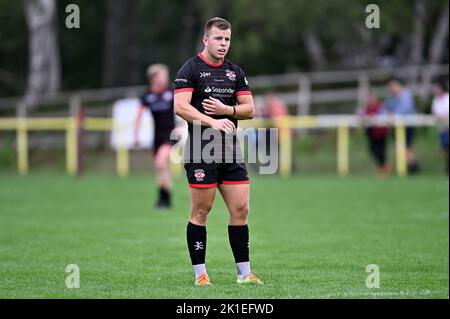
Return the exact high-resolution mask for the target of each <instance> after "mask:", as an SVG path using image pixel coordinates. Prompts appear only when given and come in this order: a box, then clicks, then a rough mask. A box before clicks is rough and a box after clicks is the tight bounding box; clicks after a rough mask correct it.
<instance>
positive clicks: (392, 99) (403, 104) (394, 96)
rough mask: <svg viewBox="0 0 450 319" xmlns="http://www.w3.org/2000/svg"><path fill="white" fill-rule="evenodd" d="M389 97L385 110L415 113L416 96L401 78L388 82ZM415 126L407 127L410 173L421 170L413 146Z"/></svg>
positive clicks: (388, 111) (385, 111)
mask: <svg viewBox="0 0 450 319" xmlns="http://www.w3.org/2000/svg"><path fill="white" fill-rule="evenodd" d="M387 87H388V91H389V97H388V98H387V99H386V100H385V101H384V103H383V112H384V113H388V114H392V115H397V116H402V115H412V114H415V113H416V111H415V106H414V97H413V94H412V92H411V90H410V89H407V88H405V87H404V86H403V82H402V80H400V79H399V78H391V79H390V80H389V81H388V83H387ZM413 141H414V127H408V126H407V127H406V159H407V164H408V172H409V173H417V172H418V171H419V163H418V162H417V159H416V154H415V151H414V147H413Z"/></svg>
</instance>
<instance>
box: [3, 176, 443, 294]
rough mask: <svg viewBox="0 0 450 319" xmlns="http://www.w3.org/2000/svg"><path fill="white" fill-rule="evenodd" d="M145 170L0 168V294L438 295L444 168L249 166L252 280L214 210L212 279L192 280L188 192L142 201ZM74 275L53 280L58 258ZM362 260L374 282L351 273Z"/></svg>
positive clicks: (218, 208) (179, 183)
mask: <svg viewBox="0 0 450 319" xmlns="http://www.w3.org/2000/svg"><path fill="white" fill-rule="evenodd" d="M153 183H154V179H153V177H152V176H150V175H133V176H131V177H129V178H127V179H119V178H116V177H114V176H108V175H99V174H96V175H92V174H89V175H87V176H85V177H83V178H81V179H72V178H69V177H66V176H64V175H58V174H47V175H44V174H36V173H34V174H31V175H30V176H28V177H18V176H17V175H14V174H3V175H1V177H0V297H1V298H80V297H82V298H448V297H449V285H448V283H449V264H448V263H449V224H448V217H449V207H448V196H449V189H448V180H447V179H446V178H444V177H438V176H418V177H413V178H407V179H399V178H395V177H392V178H389V179H377V178H375V177H371V176H365V177H350V178H347V179H339V178H337V177H333V176H328V177H326V176H322V177H320V176H308V177H302V176H298V177H293V178H290V179H280V178H278V177H275V176H272V177H254V178H253V182H252V193H251V213H250V237H251V260H252V268H253V270H254V271H255V273H256V274H257V275H259V276H260V277H261V278H262V279H263V280H264V281H265V285H264V286H257V287H256V286H252V287H241V286H237V285H236V284H235V266H234V263H233V258H232V254H231V250H230V248H229V245H228V237H227V211H226V208H225V205H224V204H223V202H222V200H221V198H220V196H218V197H216V202H215V205H214V207H213V211H212V213H211V215H210V218H209V224H208V250H207V266H208V272H209V274H210V277H211V279H212V281H213V283H214V286H213V287H208V288H203V287H202V288H198V287H194V286H193V279H194V278H193V272H192V269H191V265H190V261H189V256H188V253H187V248H186V243H185V227H186V223H187V219H188V212H189V199H188V190H187V187H186V182H185V180H184V179H179V180H176V182H175V195H174V196H175V198H174V201H175V207H174V209H173V210H171V211H169V212H159V211H154V210H153V209H152V204H153V202H154V195H155V194H156V191H155V189H154V186H153V185H154V184H153ZM71 263H74V264H77V265H78V266H79V267H80V272H81V281H80V285H81V287H80V288H79V289H67V288H66V287H65V280H66V276H67V275H68V273H66V272H65V269H66V266H67V265H68V264H71ZM368 264H377V265H378V266H379V267H380V285H381V288H379V289H368V288H366V286H365V280H366V276H367V275H368V274H367V273H366V272H365V268H366V266H367V265H368Z"/></svg>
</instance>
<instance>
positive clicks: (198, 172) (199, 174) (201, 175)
mask: <svg viewBox="0 0 450 319" xmlns="http://www.w3.org/2000/svg"><path fill="white" fill-rule="evenodd" d="M194 176H195V179H196V180H197V182H202V181H203V178H205V176H206V175H205V171H204V170H202V169H196V170H195V171H194Z"/></svg>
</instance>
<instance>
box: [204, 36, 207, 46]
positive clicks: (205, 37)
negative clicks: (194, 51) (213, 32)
mask: <svg viewBox="0 0 450 319" xmlns="http://www.w3.org/2000/svg"><path fill="white" fill-rule="evenodd" d="M203 44H204V45H205V46H206V45H207V44H208V37H207V36H206V34H205V35H204V36H203Z"/></svg>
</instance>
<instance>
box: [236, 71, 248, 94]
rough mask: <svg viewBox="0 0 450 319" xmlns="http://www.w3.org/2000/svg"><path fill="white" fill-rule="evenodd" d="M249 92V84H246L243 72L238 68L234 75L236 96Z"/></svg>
mask: <svg viewBox="0 0 450 319" xmlns="http://www.w3.org/2000/svg"><path fill="white" fill-rule="evenodd" d="M251 94H252V91H251V90H250V86H249V85H248V80H247V78H246V76H245V73H244V71H242V69H241V68H238V72H237V77H236V96H239V95H251Z"/></svg>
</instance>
